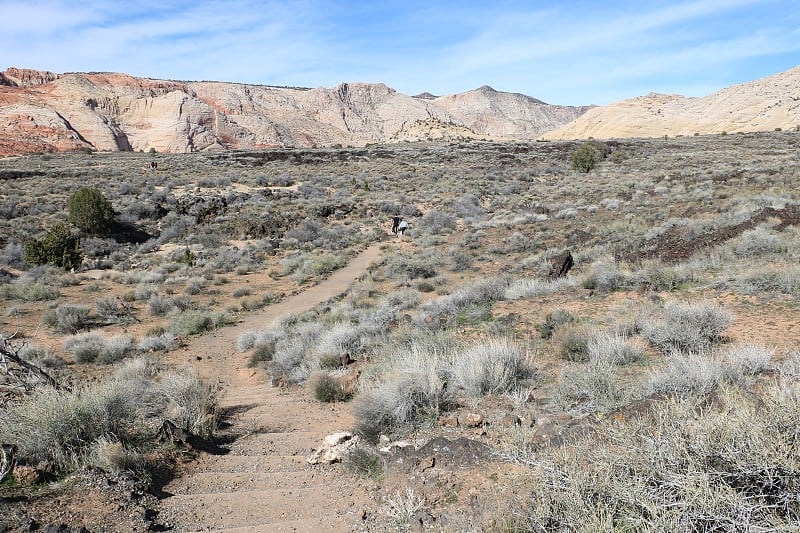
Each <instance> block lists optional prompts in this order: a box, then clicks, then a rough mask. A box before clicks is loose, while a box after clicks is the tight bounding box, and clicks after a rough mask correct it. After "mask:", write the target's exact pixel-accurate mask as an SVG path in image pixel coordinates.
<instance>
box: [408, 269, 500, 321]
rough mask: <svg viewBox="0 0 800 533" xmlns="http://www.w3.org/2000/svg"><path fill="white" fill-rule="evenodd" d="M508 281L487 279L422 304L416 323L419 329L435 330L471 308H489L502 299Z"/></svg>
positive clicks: (496, 278) (497, 278)
mask: <svg viewBox="0 0 800 533" xmlns="http://www.w3.org/2000/svg"><path fill="white" fill-rule="evenodd" d="M507 286H508V280H507V279H506V278H505V277H495V278H488V279H485V280H481V281H478V282H475V283H473V284H471V285H467V286H466V287H463V288H459V289H456V290H455V291H453V292H452V293H451V294H448V295H445V296H442V297H440V298H437V299H436V300H433V301H431V302H428V303H426V304H424V305H423V306H422V307H421V309H420V314H419V317H418V319H417V323H418V324H419V325H420V326H421V327H428V328H431V329H437V328H442V327H445V326H447V325H449V324H451V323H452V321H453V320H454V319H456V317H457V316H458V314H459V313H461V312H463V311H465V310H467V309H469V308H471V307H483V308H485V307H486V306H490V305H491V304H492V303H494V302H495V301H497V300H500V299H502V298H503V296H504V294H505V290H506V287H507Z"/></svg>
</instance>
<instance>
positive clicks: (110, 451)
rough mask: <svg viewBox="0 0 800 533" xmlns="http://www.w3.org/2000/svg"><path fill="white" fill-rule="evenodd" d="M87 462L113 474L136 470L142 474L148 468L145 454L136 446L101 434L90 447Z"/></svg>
mask: <svg viewBox="0 0 800 533" xmlns="http://www.w3.org/2000/svg"><path fill="white" fill-rule="evenodd" d="M87 463H88V464H90V465H92V466H94V467H96V468H99V469H101V470H103V471H104V472H108V473H111V474H117V475H119V474H121V473H123V472H135V473H138V474H139V475H142V474H143V473H145V472H146V469H147V459H146V457H145V455H144V454H143V453H142V452H141V451H139V450H137V449H136V448H135V447H134V446H131V445H127V446H126V445H125V444H123V443H122V442H121V441H119V440H117V439H115V438H113V437H107V436H105V435H101V436H100V437H98V438H97V440H95V441H94V442H93V443H92V444H91V445H90V446H89V449H88V457H87Z"/></svg>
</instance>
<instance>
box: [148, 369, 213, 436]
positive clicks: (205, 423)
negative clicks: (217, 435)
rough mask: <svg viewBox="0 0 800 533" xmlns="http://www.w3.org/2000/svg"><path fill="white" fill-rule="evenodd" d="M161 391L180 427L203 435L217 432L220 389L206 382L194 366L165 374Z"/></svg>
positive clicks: (160, 387)
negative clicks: (193, 368) (218, 394)
mask: <svg viewBox="0 0 800 533" xmlns="http://www.w3.org/2000/svg"><path fill="white" fill-rule="evenodd" d="M159 392H160V394H161V395H163V397H164V398H165V400H166V404H167V405H168V406H169V408H168V410H167V413H168V414H169V416H170V419H171V420H172V421H173V422H174V423H175V424H176V425H177V426H178V427H180V428H183V429H185V430H187V431H189V432H190V433H191V434H192V435H197V436H199V437H201V438H204V439H208V438H210V437H211V436H212V435H213V434H214V431H215V430H216V428H217V424H218V422H219V411H218V410H217V393H218V390H217V389H216V388H214V387H212V386H211V385H209V384H207V383H206V382H204V381H203V379H202V378H201V377H200V375H199V374H197V373H196V372H195V371H194V370H191V369H186V370H184V371H182V372H178V373H175V372H170V373H167V374H165V375H164V376H163V377H162V378H161V382H160V384H159Z"/></svg>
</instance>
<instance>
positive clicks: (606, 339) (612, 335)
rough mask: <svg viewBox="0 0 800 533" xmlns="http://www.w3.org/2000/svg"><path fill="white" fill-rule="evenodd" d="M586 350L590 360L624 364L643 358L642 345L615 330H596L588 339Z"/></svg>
mask: <svg viewBox="0 0 800 533" xmlns="http://www.w3.org/2000/svg"><path fill="white" fill-rule="evenodd" d="M586 352H587V355H588V357H589V360H590V361H608V362H609V363H612V364H615V365H626V364H629V363H634V362H639V361H641V360H642V359H644V347H643V346H641V345H640V344H638V343H636V342H634V341H633V340H632V339H631V338H629V337H627V336H625V335H621V334H619V333H616V332H598V333H596V334H594V335H592V337H591V338H590V339H589V342H588V344H587V346H586Z"/></svg>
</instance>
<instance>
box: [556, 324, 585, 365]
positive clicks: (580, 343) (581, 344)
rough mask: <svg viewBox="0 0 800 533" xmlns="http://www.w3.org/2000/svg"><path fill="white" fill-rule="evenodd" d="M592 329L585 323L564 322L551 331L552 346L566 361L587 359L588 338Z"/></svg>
mask: <svg viewBox="0 0 800 533" xmlns="http://www.w3.org/2000/svg"><path fill="white" fill-rule="evenodd" d="M593 336H594V330H593V329H592V328H591V327H590V326H588V325H586V324H577V323H566V324H563V325H561V326H560V327H558V328H556V330H555V331H554V332H553V346H555V349H556V351H557V353H558V356H559V357H561V358H562V359H565V360H567V361H576V362H585V361H588V360H589V340H590V339H592V337H593Z"/></svg>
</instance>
